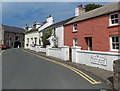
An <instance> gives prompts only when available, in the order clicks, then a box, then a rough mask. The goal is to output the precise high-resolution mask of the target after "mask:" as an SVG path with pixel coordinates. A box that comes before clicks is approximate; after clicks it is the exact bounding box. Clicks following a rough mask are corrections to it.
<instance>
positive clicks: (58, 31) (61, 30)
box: [55, 26, 64, 47]
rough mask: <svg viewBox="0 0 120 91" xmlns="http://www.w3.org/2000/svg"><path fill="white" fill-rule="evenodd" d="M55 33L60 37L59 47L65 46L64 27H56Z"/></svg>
mask: <svg viewBox="0 0 120 91" xmlns="http://www.w3.org/2000/svg"><path fill="white" fill-rule="evenodd" d="M55 34H56V36H57V38H58V47H62V46H64V27H63V26H59V27H57V28H55Z"/></svg>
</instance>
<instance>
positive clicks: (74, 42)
mask: <svg viewBox="0 0 120 91" xmlns="http://www.w3.org/2000/svg"><path fill="white" fill-rule="evenodd" d="M75 40H77V43H76V41H75ZM76 44H77V45H78V38H73V46H77V45H76Z"/></svg>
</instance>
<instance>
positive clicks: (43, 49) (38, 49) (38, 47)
mask: <svg viewBox="0 0 120 91" xmlns="http://www.w3.org/2000/svg"><path fill="white" fill-rule="evenodd" d="M35 51H36V52H46V48H43V47H42V46H38V45H37V46H35Z"/></svg>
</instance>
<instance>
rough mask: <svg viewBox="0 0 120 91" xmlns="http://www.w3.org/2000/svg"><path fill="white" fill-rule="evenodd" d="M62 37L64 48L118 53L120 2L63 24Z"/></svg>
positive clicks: (119, 42)
mask: <svg viewBox="0 0 120 91" xmlns="http://www.w3.org/2000/svg"><path fill="white" fill-rule="evenodd" d="M80 8H82V7H80ZM64 36H65V37H64V42H65V43H64V44H65V45H66V46H70V47H71V46H80V47H81V49H82V50H91V51H103V52H120V1H119V2H114V3H111V4H108V5H105V6H102V7H100V8H97V9H94V10H92V11H88V12H82V13H80V15H79V16H77V17H76V18H74V19H73V20H71V21H69V22H68V23H66V24H65V26H64Z"/></svg>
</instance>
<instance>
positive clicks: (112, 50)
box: [110, 49, 120, 52]
mask: <svg viewBox="0 0 120 91" xmlns="http://www.w3.org/2000/svg"><path fill="white" fill-rule="evenodd" d="M110 51H111V52H119V51H120V50H114V49H111V50H110Z"/></svg>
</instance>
